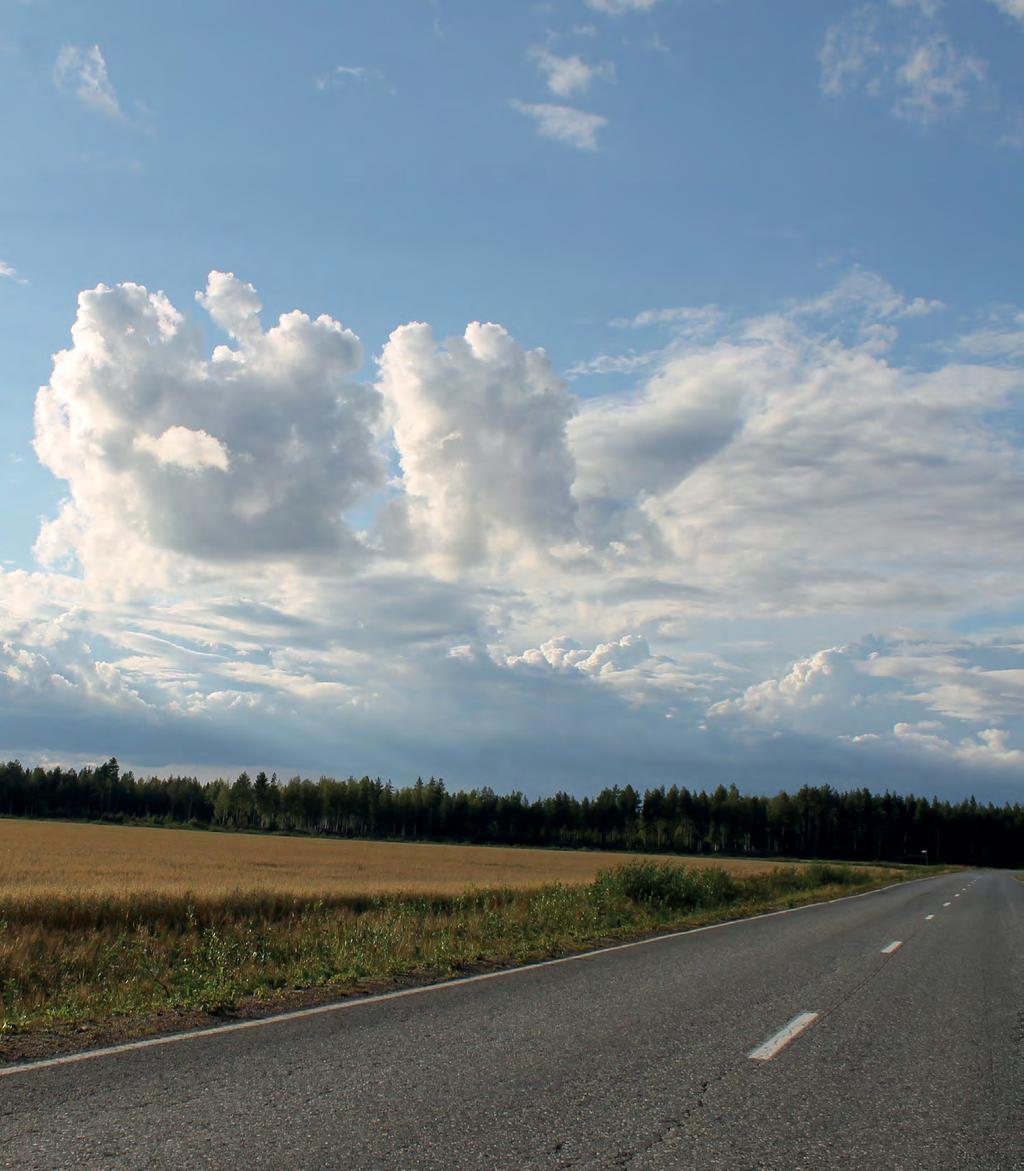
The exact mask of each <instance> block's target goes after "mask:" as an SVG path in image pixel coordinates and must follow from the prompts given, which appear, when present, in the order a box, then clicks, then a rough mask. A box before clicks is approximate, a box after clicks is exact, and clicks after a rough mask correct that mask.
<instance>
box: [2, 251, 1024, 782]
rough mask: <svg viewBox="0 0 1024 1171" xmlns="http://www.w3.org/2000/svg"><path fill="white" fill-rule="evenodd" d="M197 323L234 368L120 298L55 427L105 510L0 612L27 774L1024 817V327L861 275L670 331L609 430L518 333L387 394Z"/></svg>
mask: <svg viewBox="0 0 1024 1171" xmlns="http://www.w3.org/2000/svg"><path fill="white" fill-rule="evenodd" d="M197 305H198V311H200V312H204V313H205V314H206V315H207V316H208V318H209V321H210V323H211V325H212V326H213V327H215V328H216V329H218V330H220V331H222V333H223V334H224V335H225V341H224V342H223V343H221V344H217V345H214V346H213V348H212V349H210V348H209V347H208V344H207V343H206V342H205V340H204V334H203V331H202V330H201V329H200V327H199V325H198V324H197V323H195V322H193V321H190V320H189V318H188V317H187V316H186V315H185V314H184V313H183V312H181V311H180V310H179V309H178V308H176V307H175V306H174V305H172V304H171V302H170V301H169V300H168V298H167V297H166V296H164V295H163V294H162V293H159V292H150V291H149V290H147V289H145V288H143V287H141V286H139V285H134V284H124V285H119V286H117V287H115V288H107V287H105V286H102V285H101V286H99V287H97V288H96V289H93V290H88V291H86V292H83V293H82V294H81V295H80V298H79V305H78V313H77V317H76V319H75V321H74V324H73V326H72V331H71V343H70V345H69V346H68V348H66V349H64V350H61V351H60V352H59V353H58V354H57V355H56V356H55V358H54V363H53V371H52V375H51V377H50V380H49V383H48V384H47V385H46V386H45V387H43V388H42V389H41V390H40V391H39V395H38V400H37V406H36V450H37V452H38V455H39V458H40V459H41V461H42V462H43V463H44V464H45V466H46V467H48V468H49V469H50V470H51V471H52V472H53V474H54V475H55V476H57V477H58V478H59V479H60V480H61V481H63V483H64V484H65V485H66V491H67V499H66V500H65V502H64V503H63V505H62V506H61V508H60V510H59V512H58V513H57V515H55V516H54V517H52V518H50V519H49V520H47V521H46V522H45V523H44V524H43V526H42V529H41V531H40V534H39V538H38V541H37V546H36V550H37V555H38V558H39V562H40V568H39V570H38V571H37V572H35V573H31V574H30V573H25V572H8V573H3V574H0V695H2V697H3V705H2V708H0V710H2V711H3V713H4V714H3V715H2V716H0V738H2V739H3V740H4V742H5V743H6V745H7V750H8V751H11V750H16V751H19V752H21V753H23V754H24V755H25V756H26V757H28V756H30V755H32V753H33V752H36V753H38V752H40V751H42V750H45V751H47V752H52V753H63V754H64V756H65V758H68V757H69V755H70V756H74V755H75V754H88V753H96V754H103V753H104V752H110V751H117V752H118V753H119V755H122V756H125V757H127V758H128V759H132V758H133V756H134V758H135V759H136V760H137V761H138V762H139V763H140V764H146V765H150V764H156V763H160V762H161V761H162V760H180V759H181V752H182V749H181V746H182V745H183V744H187V745H188V746H189V751H190V752H191V753H192V754H193V757H194V760H195V763H196V764H197V765H201V764H205V763H209V764H210V765H211V766H212V765H213V764H216V763H218V762H237V761H238V760H239V757H240V754H241V753H243V752H244V753H245V759H246V760H248V759H249V757H250V756H251V757H252V758H253V763H256V762H262V763H266V764H269V765H274V766H277V767H280V768H287V767H298V768H304V769H308V770H310V771H317V770H327V769H329V770H332V771H342V772H347V771H349V770H350V769H351V770H353V771H356V772H362V771H369V772H371V773H390V774H392V775H394V776H395V777H396V779H408V777H409V776H410V775H415V774H416V773H418V772H421V771H428V772H429V771H433V772H435V773H442V774H443V775H446V776H447V777H448V778H449V779H452V780H454V781H457V782H459V783H465V784H473V783H483V782H491V783H508V784H518V785H520V786H525V787H528V788H530V789H531V791H534V792H536V791H542V790H547V789H551V788H552V787H553V786H555V785H557V784H559V783H567V784H573V785H575V786H576V787H578V788H586V787H588V786H589V787H594V786H599V785H600V784H604V783H607V782H609V781H614V780H616V779H621V777H622V776H624V775H628V776H629V778H630V779H632V780H633V781H634V782H635V783H640V784H643V783H645V782H647V781H651V782H659V781H666V780H667V781H671V780H673V779H675V780H682V779H686V780H687V781H688V782H689V783H695V782H696V783H703V782H704V781H705V780H706V781H707V783H717V780H719V779H722V778H727V779H729V778H732V779H738V780H741V781H742V782H743V783H744V785H745V786H746V787H748V788H758V787H761V788H771V787H772V786H774V785H779V784H783V783H785V784H788V785H792V784H793V783H794V778H796V779H797V780H799V779H802V778H804V777H806V778H808V779H812V780H833V781H835V782H837V783H851V784H862V783H867V784H870V785H871V786H873V787H879V786H880V785H881V786H883V787H884V785H886V784H889V785H893V786H894V787H898V788H904V789H905V788H908V787H916V788H921V787H926V788H928V789H938V790H940V791H945V792H951V793H959V792H964V791H967V790H972V789H973V790H976V791H978V792H979V793H989V794H992V795H997V796H998V795H1003V796H1005V795H1015V794H1016V795H1019V794H1020V793H1021V781H1020V775H1021V774H1020V767H1021V764H1022V763H1024V760H1022V752H1024V720H1022V714H1024V694H1022V693H1024V687H1022V683H1021V680H1022V679H1024V634H1022V633H1021V631H1022V630H1024V627H1022V626H1021V625H1020V618H1019V596H1020V594H1019V581H1020V579H1021V574H1022V571H1024V564H1022V562H1024V552H1022V550H1024V542H1022V541H1021V534H1022V532H1024V504H1022V503H1021V502H1022V501H1024V493H1022V492H1021V488H1022V475H1024V463H1022V453H1021V446H1020V442H1019V438H1018V436H1019V429H1018V428H1017V426H1016V424H1015V423H1014V420H1016V419H1017V418H1019V410H1020V398H1021V394H1022V391H1024V376H1022V371H1021V368H1020V361H1019V359H1020V350H1019V347H1018V348H1015V345H1016V343H1015V342H1014V340H1013V339H1014V337H1015V336H1016V334H1017V333H1019V321H1018V317H1019V315H1020V310H1019V309H1017V308H1015V307H1012V306H1003V307H999V308H998V309H996V310H993V315H992V317H991V318H990V320H988V321H986V322H984V323H983V324H982V326H981V327H978V326H977V323H975V324H974V327H973V328H964V327H962V326H961V325H959V324H958V323H956V322H954V321H952V320H951V317H950V311H949V310H947V309H946V308H945V307H944V306H942V305H941V304H940V303H938V302H936V301H934V300H932V299H928V298H927V297H921V296H911V295H906V294H904V293H902V292H901V291H899V290H896V289H894V288H893V287H892V286H891V285H889V284H888V283H887V282H886V281H885V280H884V279H882V278H881V277H880V276H878V275H876V274H873V273H869V272H865V271H863V270H854V271H853V272H852V273H850V274H848V276H847V277H846V278H844V279H843V280H842V281H840V282H839V283H838V284H837V285H836V286H835V287H834V288H832V289H827V290H824V291H823V292H822V293H821V295H820V296H818V297H817V298H814V299H812V300H810V301H805V302H793V303H789V304H786V305H783V306H780V307H779V309H778V311H777V312H775V313H773V314H768V315H764V316H760V317H756V318H736V317H733V316H731V315H730V314H729V313H728V312H727V311H726V310H724V309H722V308H721V307H719V306H677V307H674V308H672V309H668V310H641V309H635V310H634V311H633V312H632V313H631V314H629V315H627V316H624V317H623V318H621V319H617V320H616V323H615V324H616V327H617V328H622V327H628V328H630V329H631V330H632V329H640V328H648V329H650V328H657V329H658V330H660V331H662V332H661V333H660V334H659V341H660V345H659V348H658V349H656V350H652V351H649V352H648V353H646V354H644V355H636V354H633V357H643V358H644V362H643V363H642V364H641V363H639V362H638V363H637V365H636V369H637V370H642V371H643V373H641V374H638V375H637V376H636V377H637V381H636V383H635V384H634V385H633V386H631V387H629V388H627V389H626V390H624V391H619V392H616V393H610V394H609V393H604V394H602V393H593V392H590V393H587V392H588V390H590V387H589V385H588V384H589V382H590V379H589V378H588V375H587V373H586V372H585V370H581V371H580V373H579V377H578V378H577V380H576V381H575V382H574V383H573V387H574V389H577V390H578V393H572V392H570V390H569V389H568V387H567V385H566V383H565V381H564V380H563V379H562V378H560V377H559V375H558V374H557V373H556V372H555V370H554V369H553V368H552V366H551V363H550V362H549V360H548V358H547V356H546V355H545V353H544V351H543V350H541V349H536V348H534V349H528V348H526V347H525V346H523V345H521V344H520V343H519V342H518V341H517V340H516V339H515V338H513V337H512V336H511V335H510V333H509V332H508V331H507V330H506V329H504V328H503V327H502V326H500V325H497V324H493V323H490V324H487V323H484V324H481V323H471V324H470V325H468V326H467V327H466V329H465V331H464V332H463V333H462V334H460V335H457V336H455V337H451V338H447V339H441V340H438V339H437V338H436V337H435V336H434V333H433V331H432V329H431V328H430V326H429V325H426V324H423V323H411V324H407V325H402V326H400V327H399V328H397V329H396V330H394V332H393V333H392V334H391V336H390V337H389V338H388V339H387V341H386V343H385V344H384V345H383V347H382V348H381V350H380V352H379V353H378V354H377V355H376V356H375V362H376V369H375V370H374V369H372V368H370V369H369V372H367V368H366V367H365V365H364V355H363V350H362V346H361V343H360V341H359V339H358V338H357V336H356V335H355V334H354V333H353V332H352V331H351V330H350V329H348V328H346V327H345V326H343V325H342V324H341V323H339V322H338V321H336V320H334V319H333V318H332V317H330V316H328V315H326V314H321V315H320V316H317V317H311V316H308V315H307V314H305V313H303V312H300V311H293V312H290V313H285V314H282V315H281V316H280V317H279V318H278V320H277V321H276V322H275V323H274V324H272V325H270V326H268V327H264V325H263V323H262V321H261V317H260V314H261V305H260V299H259V295H258V294H257V292H256V290H255V289H254V288H253V287H252V286H251V285H249V284H247V283H245V282H244V281H243V280H241V279H239V278H237V277H235V276H233V275H232V274H230V273H222V272H213V273H211V274H210V277H209V280H208V282H207V285H206V288H205V289H204V290H203V291H202V292H201V293H199V294H197ZM944 322H945V324H943V323H944ZM920 330H930V331H932V334H933V335H934V333H935V331H937V330H945V334H944V335H943V337H942V339H941V340H938V341H935V342H933V343H931V344H930V347H929V348H926V349H925V350H923V351H922V350H920V349H916V350H915V349H914V348H913V347H908V346H907V345H905V343H904V338H903V335H904V333H905V332H908V333H910V334H913V332H914V331H920ZM610 336H611V337H612V338H613V337H614V334H612V335H610ZM619 336H620V337H621V336H622V335H621V333H620V334H619ZM634 336H635V335H634ZM645 336H646V335H645ZM915 355H916V358H915V357H914V356H915ZM922 355H925V356H926V357H927V360H920V359H921V356H922ZM609 357H610V358H611V357H614V355H609ZM580 365H581V366H583V367H585V366H586V361H585V360H581V363H580ZM981 609H983V610H984V614H983V615H981V616H979V610H981ZM42 712H45V713H46V716H47V718H46V720H45V721H44V720H43V718H42V716H41V715H40V713H42ZM123 745H124V746H126V747H122V746H123Z"/></svg>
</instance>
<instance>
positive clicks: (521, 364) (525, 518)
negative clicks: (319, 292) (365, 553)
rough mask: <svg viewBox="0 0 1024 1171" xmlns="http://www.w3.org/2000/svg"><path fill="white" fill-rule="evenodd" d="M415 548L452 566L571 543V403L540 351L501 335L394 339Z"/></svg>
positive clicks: (411, 330)
mask: <svg viewBox="0 0 1024 1171" xmlns="http://www.w3.org/2000/svg"><path fill="white" fill-rule="evenodd" d="M380 371H381V379H380V387H381V390H382V392H383V394H384V396H385V398H386V400H387V402H388V404H389V406H390V408H391V411H392V416H393V420H394V439H395V447H396V449H397V452H398V456H399V460H400V462H401V468H402V488H403V490H404V494H405V495H404V509H405V513H406V516H407V519H408V524H409V529H410V532H411V534H412V536H413V541H414V547H415V548H418V550H419V551H421V552H424V551H425V552H428V553H429V555H431V556H432V557H433V558H439V559H447V560H448V561H450V562H451V563H453V564H455V565H456V566H468V565H475V564H479V563H480V562H483V561H486V560H488V559H496V560H498V561H499V562H500V561H502V560H503V559H505V558H507V557H508V555H510V554H515V553H517V552H520V551H523V550H526V551H533V552H541V553H543V552H550V551H551V550H552V549H553V548H555V547H557V546H559V545H561V544H563V543H565V542H567V541H570V540H572V538H573V537H574V513H575V504H574V501H573V498H572V494H571V488H572V481H573V477H574V465H573V460H572V456H571V454H570V452H569V448H568V444H567V441H566V424H567V422H568V420H569V418H570V416H571V415H572V412H573V402H572V399H571V398H570V396H569V394H568V393H567V391H566V389H565V386H564V384H563V383H562V382H561V381H560V380H559V379H558V378H557V377H556V375H555V374H554V372H553V371H552V369H551V366H550V363H549V362H548V360H547V357H546V356H545V354H544V352H543V351H541V350H530V351H526V350H524V349H523V348H522V347H521V346H520V345H519V344H518V343H517V342H516V341H515V339H514V338H512V337H511V336H510V335H509V334H508V333H507V332H506V330H504V329H503V328H502V327H501V326H500V325H493V324H488V325H481V324H479V323H477V322H474V323H473V324H471V325H469V326H467V328H466V331H465V334H464V335H463V336H462V337H456V338H449V339H448V340H447V341H446V342H445V343H444V344H443V345H441V346H439V345H438V344H437V343H436V342H435V340H434V337H433V334H432V333H431V330H430V327H429V326H426V325H421V324H412V325H405V326H402V327H401V328H400V329H397V330H395V332H394V333H393V334H392V335H391V337H390V339H389V340H388V343H387V345H386V346H385V347H384V352H383V354H382V356H381V359H380Z"/></svg>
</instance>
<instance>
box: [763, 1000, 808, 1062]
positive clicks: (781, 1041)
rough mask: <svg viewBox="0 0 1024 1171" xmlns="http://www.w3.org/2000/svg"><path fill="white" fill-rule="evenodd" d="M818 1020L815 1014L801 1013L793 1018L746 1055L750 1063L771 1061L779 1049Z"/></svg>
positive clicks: (783, 1047)
mask: <svg viewBox="0 0 1024 1171" xmlns="http://www.w3.org/2000/svg"><path fill="white" fill-rule="evenodd" d="M817 1019H818V1014H817V1013H816V1012H802V1013H800V1015H799V1016H795V1017H793V1019H792V1020H791V1021H790V1022H789V1024H788V1025H783V1026H782V1028H781V1029H779V1031H778V1032H777V1033H774V1034H773V1035H772V1036H771V1037H769V1038H768V1040H767V1041H765V1042H764V1044H762V1045H758V1047H757V1048H756V1049H751V1051H750V1052H749V1053H748V1054H747V1056H748V1057H749V1058H750V1060H751V1061H771V1059H772V1058H773V1057H774V1056H775V1054H776V1053H778V1052H779V1050H780V1049H785V1047H786V1046H787V1045H788V1044H789V1043H790V1041H792V1040H794V1039H795V1038H796V1037H799V1036H800V1034H801V1033H802V1032H803V1031H804V1029H806V1028H808V1027H809V1026H811V1025H813V1024H814V1022H815V1021H816V1020H817Z"/></svg>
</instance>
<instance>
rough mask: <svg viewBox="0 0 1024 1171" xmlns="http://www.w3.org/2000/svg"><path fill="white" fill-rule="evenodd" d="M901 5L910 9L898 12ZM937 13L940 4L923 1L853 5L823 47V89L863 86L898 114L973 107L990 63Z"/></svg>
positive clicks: (917, 116) (924, 116) (929, 116)
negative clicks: (954, 36) (958, 42)
mask: <svg viewBox="0 0 1024 1171" xmlns="http://www.w3.org/2000/svg"><path fill="white" fill-rule="evenodd" d="M894 9H904V10H906V12H907V13H908V15H907V16H906V17H899V18H897V17H896V14H895V12H894V11H893V10H894ZM914 13H916V14H917V15H916V16H915V15H914ZM937 13H938V6H937V5H935V4H931V3H925V2H921V0H912V2H911V0H907V2H903V3H895V2H894V3H891V4H890V6H889V7H888V8H887V9H886V8H882V7H880V6H879V5H877V4H870V3H869V4H863V5H860V6H859V7H857V8H853V9H851V10H850V11H849V12H848V13H847V14H846V15H845V16H843V17H842V18H840V20H838V21H837V22H836V23H835V24H833V25H831V26H830V27H829V29H828V30H827V32H826V34H825V40H824V43H823V44H822V47H821V50H820V52H819V54H818V60H819V63H820V65H821V88H822V90H823V92H824V93H826V94H829V95H830V96H833V97H836V96H839V95H842V94H845V93H850V92H853V91H856V90H862V91H863V92H864V93H865V94H867V95H868V96H869V97H871V98H875V99H879V100H882V101H885V102H887V103H888V105H889V107H890V110H891V112H892V113H893V114H895V115H896V116H897V117H900V118H903V119H905V120H907V121H914V122H920V123H930V122H935V121H937V120H938V119H940V118H942V117H944V116H947V115H950V114H955V113H958V112H959V111H962V110H963V109H965V108H966V107H967V106H968V105H969V104H970V103H971V101H972V100H973V98H974V97H975V95H976V94H977V93H978V92H980V87H981V85H982V83H983V82H984V81H985V76H986V66H985V62H984V61H983V60H982V59H981V58H980V57H978V56H976V55H974V54H972V53H964V52H961V50H959V49H958V48H957V47H956V46H955V45H954V44H953V42H952V40H951V39H950V37H949V35H948V33H947V32H946V31H945V30H944V29H943V28H942V27H941V25H940V24H939V23H938V21H937V20H936V16H937Z"/></svg>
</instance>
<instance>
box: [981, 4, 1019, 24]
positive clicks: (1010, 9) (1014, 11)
mask: <svg viewBox="0 0 1024 1171" xmlns="http://www.w3.org/2000/svg"><path fill="white" fill-rule="evenodd" d="M989 3H990V4H994V5H995V6H996V7H997V8H998V9H999V10H1000V11H1001V12H1005V13H1006V15H1007V16H1012V17H1013V18H1014V19H1015V20H1020V21H1024V0H989Z"/></svg>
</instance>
